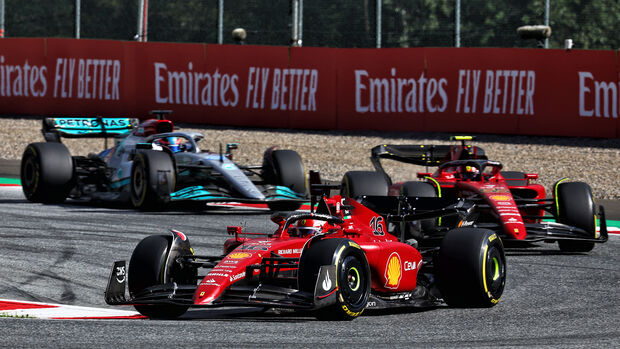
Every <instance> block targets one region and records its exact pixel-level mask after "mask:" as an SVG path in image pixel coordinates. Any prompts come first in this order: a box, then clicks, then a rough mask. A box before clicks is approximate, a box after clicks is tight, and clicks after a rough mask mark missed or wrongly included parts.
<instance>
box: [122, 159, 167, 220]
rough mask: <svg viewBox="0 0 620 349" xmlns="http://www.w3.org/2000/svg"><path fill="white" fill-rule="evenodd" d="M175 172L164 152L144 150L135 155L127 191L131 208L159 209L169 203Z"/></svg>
mask: <svg viewBox="0 0 620 349" xmlns="http://www.w3.org/2000/svg"><path fill="white" fill-rule="evenodd" d="M175 180H176V172H175V169H174V164H173V163H172V159H170V156H169V155H168V154H167V153H165V152H160V151H155V150H145V151H141V152H139V153H137V154H136V156H135V157H134V159H133V164H132V166H131V177H130V181H129V191H130V197H131V204H132V205H133V207H135V208H138V209H144V210H152V209H160V208H162V207H164V206H165V205H166V204H167V203H168V202H169V201H170V194H171V193H172V192H173V190H174V186H175Z"/></svg>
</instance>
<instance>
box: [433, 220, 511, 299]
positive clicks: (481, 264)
mask: <svg viewBox="0 0 620 349" xmlns="http://www.w3.org/2000/svg"><path fill="white" fill-rule="evenodd" d="M437 263H438V266H437V277H438V285H439V290H440V292H441V295H442V296H443V298H444V301H445V302H446V303H447V304H448V305H449V306H451V307H467V308H470V307H473V308H478V307H485V308H488V307H492V306H494V305H495V304H497V302H499V299H500V297H501V296H502V293H503V292H504V285H505V283H506V257H505V255H504V246H503V245H502V241H501V239H500V238H499V236H497V234H495V233H494V232H493V231H491V230H487V229H477V228H459V229H452V230H450V231H449V232H448V233H447V234H446V236H445V237H444V239H443V241H442V243H441V248H440V250H439V255H438V260H437Z"/></svg>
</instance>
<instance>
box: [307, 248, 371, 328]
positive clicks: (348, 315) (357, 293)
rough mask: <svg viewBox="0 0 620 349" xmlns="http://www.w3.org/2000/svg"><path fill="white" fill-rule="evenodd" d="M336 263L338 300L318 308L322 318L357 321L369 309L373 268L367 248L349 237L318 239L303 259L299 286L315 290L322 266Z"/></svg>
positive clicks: (310, 290) (318, 313)
mask: <svg viewBox="0 0 620 349" xmlns="http://www.w3.org/2000/svg"><path fill="white" fill-rule="evenodd" d="M324 265H335V266H336V278H337V285H338V291H337V293H338V294H337V295H336V303H335V304H332V305H330V306H327V307H325V308H321V309H318V310H316V311H315V316H316V317H317V319H319V320H328V321H334V320H353V319H355V318H357V317H358V316H360V315H361V314H362V312H363V311H364V309H365V308H366V303H367V302H368V297H369V295H370V267H369V266H368V261H367V259H366V255H365V254H364V251H362V249H361V248H360V247H359V246H358V245H357V244H356V243H354V242H352V241H351V240H348V239H335V238H334V239H323V240H314V241H312V242H311V245H310V247H309V248H308V249H307V250H306V251H304V252H303V253H302V255H301V258H300V260H299V276H298V280H299V288H300V290H302V291H307V292H310V293H314V287H315V284H316V280H317V278H318V274H319V269H320V268H321V266H324Z"/></svg>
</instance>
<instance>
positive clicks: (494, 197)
mask: <svg viewBox="0 0 620 349" xmlns="http://www.w3.org/2000/svg"><path fill="white" fill-rule="evenodd" d="M491 199H492V200H495V201H509V200H510V197H508V196H506V195H492V196H491Z"/></svg>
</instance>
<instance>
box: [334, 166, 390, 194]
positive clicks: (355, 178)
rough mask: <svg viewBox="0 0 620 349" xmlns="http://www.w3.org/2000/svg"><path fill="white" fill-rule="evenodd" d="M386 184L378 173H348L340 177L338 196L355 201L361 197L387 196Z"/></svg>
mask: <svg viewBox="0 0 620 349" xmlns="http://www.w3.org/2000/svg"><path fill="white" fill-rule="evenodd" d="M388 187H389V185H388V183H387V181H386V179H385V177H384V176H383V175H382V174H381V173H379V172H373V171H348V172H346V173H345V174H344V176H343V177H342V182H341V184H340V195H342V196H346V197H350V198H353V199H357V198H359V197H361V196H365V195H367V196H368V195H370V196H387V194H388Z"/></svg>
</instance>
